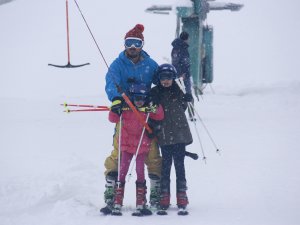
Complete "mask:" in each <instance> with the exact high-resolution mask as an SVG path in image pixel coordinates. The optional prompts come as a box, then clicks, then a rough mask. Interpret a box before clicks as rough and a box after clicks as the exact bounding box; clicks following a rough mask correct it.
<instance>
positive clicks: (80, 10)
mask: <svg viewBox="0 0 300 225" xmlns="http://www.w3.org/2000/svg"><path fill="white" fill-rule="evenodd" d="M74 2H75V4H76V6H77V8H78V10H79V12H80V14H81V16H82V18H83V20H84V22H85V25H86V26H87V28H88V30H89V32H90V34H91V36H92V38H93V40H94V42H95V44H96V46H97V48H98V50H99V52H100V54H101V57H102V59H103V61H104V63H105V65H106V67H107V69H108V64H107V62H106V60H105V58H104V56H103V54H102V52H101V50H100V47H99V45H98V43H97V41H96V39H95V37H94V35H93V33H92V31H91V29H90V27H89V25H88V23H87V21H86V19H85V18H84V15H83V14H82V12H81V9H80V7H79V5H78V3H77V1H76V0H74Z"/></svg>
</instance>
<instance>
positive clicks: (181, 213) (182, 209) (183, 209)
mask: <svg viewBox="0 0 300 225" xmlns="http://www.w3.org/2000/svg"><path fill="white" fill-rule="evenodd" d="M188 214H189V212H188V211H187V210H186V209H185V208H179V209H178V212H177V215H179V216H186V215H188Z"/></svg>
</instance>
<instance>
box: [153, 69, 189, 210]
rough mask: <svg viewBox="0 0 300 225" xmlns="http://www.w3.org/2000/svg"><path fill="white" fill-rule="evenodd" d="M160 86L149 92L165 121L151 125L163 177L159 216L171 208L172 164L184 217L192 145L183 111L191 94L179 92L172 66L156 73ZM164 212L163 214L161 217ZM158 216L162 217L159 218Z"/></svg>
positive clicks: (179, 203) (178, 199)
mask: <svg viewBox="0 0 300 225" xmlns="http://www.w3.org/2000/svg"><path fill="white" fill-rule="evenodd" d="M157 75H158V78H159V83H158V85H157V86H156V87H154V88H152V90H151V95H153V96H155V97H156V98H157V102H159V103H160V104H161V105H162V107H163V109H164V113H165V116H164V119H163V120H162V121H159V122H158V123H157V122H156V123H152V124H151V125H152V127H154V128H153V130H154V131H155V134H156V136H157V139H158V144H159V146H160V148H161V153H162V174H161V198H160V209H161V210H162V211H158V214H159V215H165V214H166V211H165V210H167V209H168V208H169V205H170V197H171V196H170V182H171V180H170V172H171V167H172V161H173V160H174V166H175V171H176V193H177V196H176V198H177V206H178V208H179V209H180V212H179V214H180V215H186V214H187V211H186V206H187V204H188V197H187V194H186V190H187V185H186V176H185V165H184V159H185V149H186V146H187V145H189V144H191V143H192V142H193V138H192V134H191V131H190V128H189V124H188V121H187V118H186V116H185V110H186V108H187V103H188V102H191V101H192V99H193V97H192V95H191V94H190V93H186V94H184V93H183V91H182V90H181V89H180V88H179V86H178V85H177V83H176V82H175V79H176V77H177V72H176V69H175V68H174V66H172V65H170V64H162V65H160V66H159V68H158V72H157ZM162 212H164V213H162ZM160 213H161V214H160Z"/></svg>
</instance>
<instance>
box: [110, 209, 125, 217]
mask: <svg viewBox="0 0 300 225" xmlns="http://www.w3.org/2000/svg"><path fill="white" fill-rule="evenodd" d="M111 215H112V216H122V215H123V214H122V212H121V208H113V209H112V211H111Z"/></svg>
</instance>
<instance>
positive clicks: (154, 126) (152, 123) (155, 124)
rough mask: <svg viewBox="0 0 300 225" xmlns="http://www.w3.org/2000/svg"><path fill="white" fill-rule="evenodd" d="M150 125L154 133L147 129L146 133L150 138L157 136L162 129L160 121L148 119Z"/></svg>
mask: <svg viewBox="0 0 300 225" xmlns="http://www.w3.org/2000/svg"><path fill="white" fill-rule="evenodd" d="M148 126H149V127H150V128H151V130H152V133H151V134H150V133H149V132H148V131H147V130H146V135H147V136H148V138H155V137H156V136H157V134H158V133H159V132H160V130H161V126H160V123H159V122H158V121H155V120H152V119H149V120H148Z"/></svg>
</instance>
